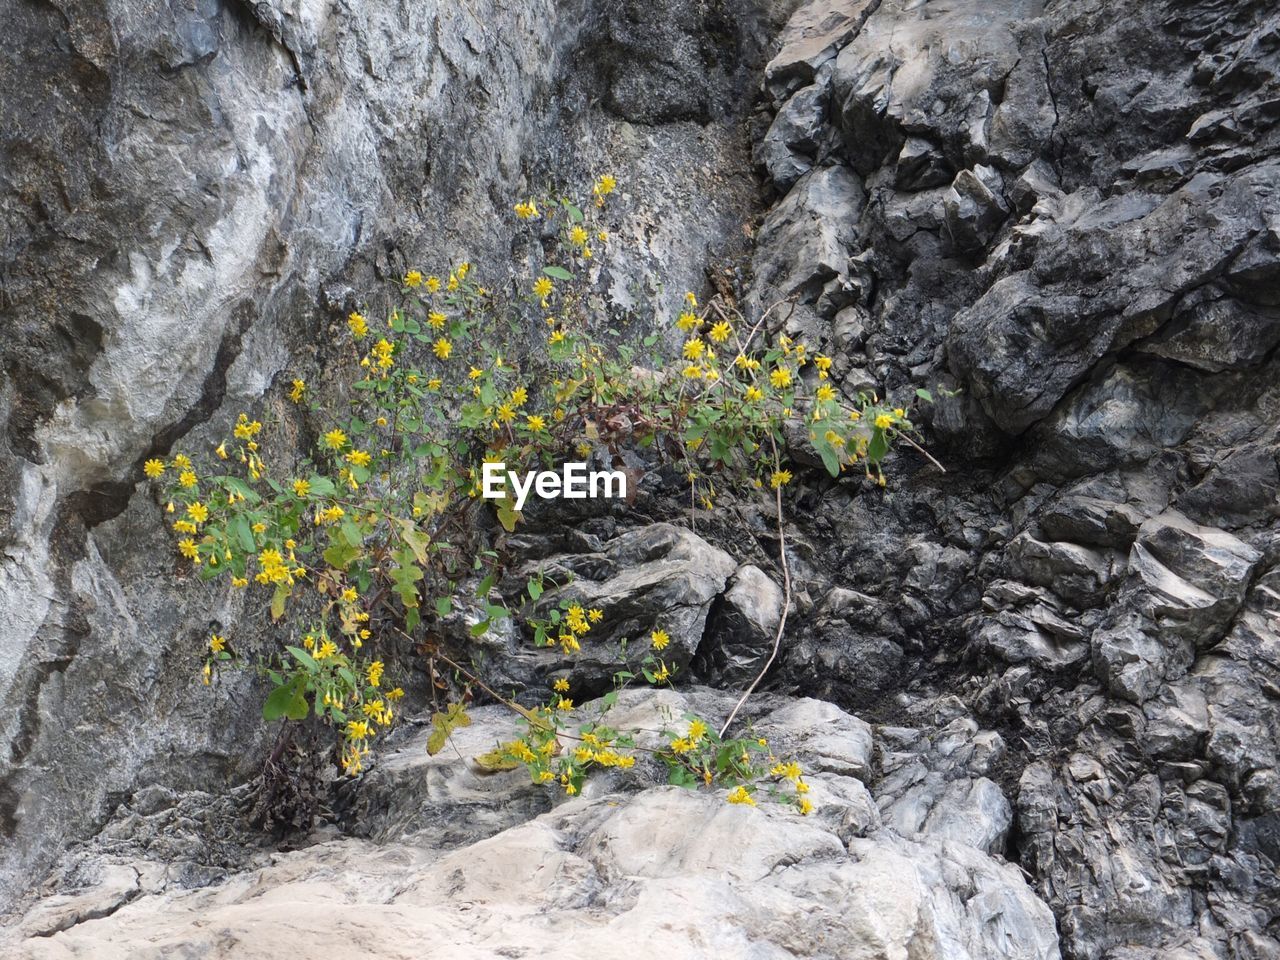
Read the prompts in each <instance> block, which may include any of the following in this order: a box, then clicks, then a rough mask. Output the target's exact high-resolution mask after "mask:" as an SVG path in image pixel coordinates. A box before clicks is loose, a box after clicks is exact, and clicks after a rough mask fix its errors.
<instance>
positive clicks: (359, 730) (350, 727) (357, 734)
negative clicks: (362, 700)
mask: <svg viewBox="0 0 1280 960" xmlns="http://www.w3.org/2000/svg"><path fill="white" fill-rule="evenodd" d="M347 736H348V737H350V738H351V739H352V740H364V739H365V738H367V737H368V736H369V724H368V722H367V721H365V720H348V721H347Z"/></svg>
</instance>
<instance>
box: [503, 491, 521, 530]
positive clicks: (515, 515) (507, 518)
mask: <svg viewBox="0 0 1280 960" xmlns="http://www.w3.org/2000/svg"><path fill="white" fill-rule="evenodd" d="M519 519H520V512H519V511H518V510H516V508H515V501H514V500H512V499H511V498H510V497H503V498H502V499H501V500H499V501H498V522H499V523H500V524H502V529H504V530H506V531H507V533H515V532H516V522H517V521H518V520H519Z"/></svg>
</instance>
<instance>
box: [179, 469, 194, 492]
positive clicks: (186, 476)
mask: <svg viewBox="0 0 1280 960" xmlns="http://www.w3.org/2000/svg"><path fill="white" fill-rule="evenodd" d="M178 482H179V483H180V484H182V485H183V486H184V487H187V488H188V489H189V488H191V487H194V486H195V485H196V475H195V474H194V473H192V472H191V471H190V470H183V471H182V473H180V474H178Z"/></svg>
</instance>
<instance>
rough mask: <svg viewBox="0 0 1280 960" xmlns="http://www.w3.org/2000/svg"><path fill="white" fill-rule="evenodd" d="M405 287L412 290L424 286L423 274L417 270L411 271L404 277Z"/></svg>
mask: <svg viewBox="0 0 1280 960" xmlns="http://www.w3.org/2000/svg"><path fill="white" fill-rule="evenodd" d="M404 285H405V286H406V287H409V288H411V289H413V288H417V287H420V286H422V274H421V273H419V272H418V271H417V270H410V271H409V272H408V273H406V274H405V275H404Z"/></svg>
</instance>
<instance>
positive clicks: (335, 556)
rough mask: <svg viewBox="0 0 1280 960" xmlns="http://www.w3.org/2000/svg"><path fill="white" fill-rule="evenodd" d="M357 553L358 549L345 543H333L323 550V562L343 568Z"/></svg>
mask: <svg viewBox="0 0 1280 960" xmlns="http://www.w3.org/2000/svg"><path fill="white" fill-rule="evenodd" d="M359 555H360V551H359V550H357V549H356V548H355V547H349V546H347V545H346V544H345V543H335V544H334V545H333V546H332V547H330V548H329V549H328V550H326V551H325V552H324V562H325V563H327V564H329V566H331V567H334V568H335V569H338V570H345V569H347V566H348V564H350V563H351V561H352V560H354V559H355V558H356V557H358V556H359Z"/></svg>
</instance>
